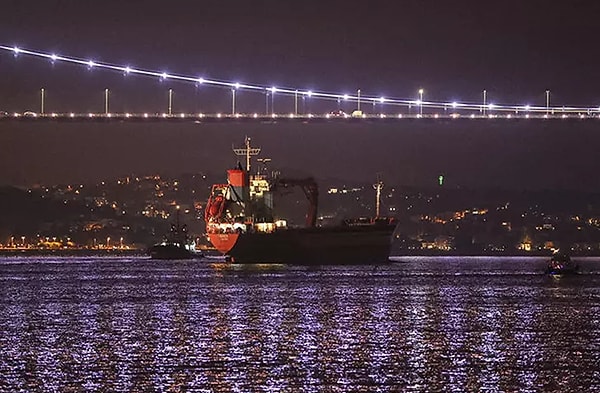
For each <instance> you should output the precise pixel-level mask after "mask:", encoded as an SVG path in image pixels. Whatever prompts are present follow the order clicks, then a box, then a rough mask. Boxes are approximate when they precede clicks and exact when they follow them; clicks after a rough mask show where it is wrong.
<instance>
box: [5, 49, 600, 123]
mask: <svg viewBox="0 0 600 393" xmlns="http://www.w3.org/2000/svg"><path fill="white" fill-rule="evenodd" d="M0 51H1V52H3V53H4V54H5V55H7V54H8V55H12V56H14V57H15V58H18V57H22V56H27V57H32V58H37V59H40V60H46V61H49V62H51V63H53V64H54V63H66V64H71V65H75V66H79V67H85V68H87V69H90V70H98V71H101V70H103V71H107V72H118V73H122V74H124V75H130V76H132V77H133V76H138V77H147V78H154V79H159V80H161V81H167V80H168V81H173V82H180V83H186V84H193V85H195V86H202V87H203V88H204V87H206V88H211V89H219V90H221V91H222V90H223V89H226V90H229V92H230V93H229V94H230V101H229V104H228V105H227V107H223V108H222V109H220V110H218V111H211V112H202V111H198V112H194V113H191V112H189V111H178V110H177V108H176V107H175V106H174V102H173V95H174V90H173V89H168V91H167V93H168V94H167V100H166V102H165V105H164V108H163V110H160V111H156V110H153V111H147V112H126V111H122V110H114V109H113V108H112V107H111V94H112V92H111V89H109V88H106V89H104V90H103V92H102V93H103V94H102V97H103V101H102V105H98V108H99V110H97V111H81V110H73V111H61V112H51V111H48V110H47V107H48V105H47V90H46V89H45V88H43V87H42V88H40V89H39V92H38V94H37V95H38V99H39V100H38V102H37V103H35V105H33V106H32V105H30V107H37V108H38V109H36V110H30V109H24V110H18V111H5V110H2V108H0V122H6V121H36V122H39V121H94V122H110V121H119V122H121V121H148V122H152V121H160V122H163V121H194V122H228V121H230V122H231V121H233V122H253V121H258V122H273V121H292V122H319V121H321V122H322V121H332V122H362V121H373V122H382V121H385V122H393V121H400V120H419V121H425V120H443V119H446V120H457V119H470V120H494V119H496V120H523V119H540V120H554V119H563V120H564V119H577V120H589V119H596V120H599V119H600V107H598V106H591V105H589V106H569V105H559V106H557V105H552V104H551V100H550V98H551V94H550V91H549V90H546V91H545V105H529V104H497V103H493V102H489V101H488V98H487V97H488V94H487V91H486V90H483V91H482V99H481V102H457V101H453V102H446V101H437V100H425V99H424V96H425V90H424V89H419V90H418V91H417V97H416V98H398V97H377V96H373V95H365V94H361V90H360V89H357V90H356V91H355V92H354V93H352V94H348V93H339V92H330V91H318V90H308V89H303V88H296V87H277V86H262V85H258V84H248V83H241V82H236V81H227V80H220V79H211V78H204V77H197V76H190V75H183V74H177V73H168V72H165V71H157V70H150V69H147V68H138V67H132V66H129V65H119V64H114V63H108V62H100V61H95V60H90V59H84V58H81V57H71V56H64V55H58V54H55V53H48V52H40V51H35V50H31V49H25V48H19V47H16V46H6V45H0ZM242 92H244V93H250V94H245V95H244V98H245V99H253V100H255V101H256V100H264V101H263V102H264V111H260V112H257V111H254V112H247V111H244V110H241V109H240V105H239V100H240V98H239V95H240V93H242ZM284 97H285V101H284V100H283V98H284ZM278 99H279V100H281V104H279V103H278V105H276V100H278ZM332 101H333V102H334V103H337V105H335V104H334V106H333V108H332V107H331V106H326V105H319V103H327V102H329V103H331V102H332ZM307 102H311V103H313V104H312V105H311V106H309V105H307ZM309 107H310V108H313V109H311V110H309V109H308V108H309ZM342 107H343V108H344V109H345V110H344V109H341V108H342ZM323 108H327V109H325V110H323Z"/></svg>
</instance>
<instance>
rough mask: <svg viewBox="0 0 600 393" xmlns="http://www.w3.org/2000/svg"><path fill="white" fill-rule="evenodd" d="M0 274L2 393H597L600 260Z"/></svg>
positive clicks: (185, 264) (138, 266) (3, 269)
mask: <svg viewBox="0 0 600 393" xmlns="http://www.w3.org/2000/svg"><path fill="white" fill-rule="evenodd" d="M581 265H582V267H583V270H584V272H583V274H581V275H579V276H573V277H562V278H552V277H547V276H545V275H544V274H542V273H541V272H542V271H543V268H544V261H543V259H523V258H504V259H503V258H412V259H408V260H403V262H400V263H394V264H390V265H389V266H379V267H377V268H373V267H367V266H328V267H312V268H311V267H292V266H282V265H279V266H228V265H224V264H214V263H209V262H198V261H170V262H168V261H164V262H157V261H150V260H147V259H141V258H140V259H131V258H128V259H110V258H98V259H94V258H86V259H57V258H38V259H35V258H10V259H0V326H1V333H0V390H2V391H181V390H187V391H207V392H209V391H210V392H213V391H215V392H216V391H226V392H229V391H308V392H311V391H315V392H317V391H318V392H322V391H331V392H346V391H349V390H351V391H365V392H367V391H374V390H376V391H456V392H464V391H491V392H494V391H531V392H534V391H561V392H565V391H573V392H579V391H594V390H599V389H600V373H599V372H598V371H596V370H599V369H600V314H599V311H600V274H598V272H600V259H585V260H582V261H581Z"/></svg>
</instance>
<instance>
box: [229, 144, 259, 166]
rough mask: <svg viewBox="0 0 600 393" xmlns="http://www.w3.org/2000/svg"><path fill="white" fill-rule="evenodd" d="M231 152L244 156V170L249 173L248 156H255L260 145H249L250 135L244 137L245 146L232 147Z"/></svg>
mask: <svg viewBox="0 0 600 393" xmlns="http://www.w3.org/2000/svg"><path fill="white" fill-rule="evenodd" d="M233 152H234V153H235V154H236V155H237V156H246V171H247V172H248V173H250V158H251V156H256V155H258V154H259V153H260V147H251V146H250V137H248V136H247V137H246V147H244V148H242V149H235V148H234V149H233Z"/></svg>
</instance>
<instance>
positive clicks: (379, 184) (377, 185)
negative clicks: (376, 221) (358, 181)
mask: <svg viewBox="0 0 600 393" xmlns="http://www.w3.org/2000/svg"><path fill="white" fill-rule="evenodd" d="M373 188H374V189H375V190H377V194H376V198H377V199H376V201H375V218H379V208H380V205H381V189H382V188H383V181H381V179H380V178H379V175H377V183H375V184H373Z"/></svg>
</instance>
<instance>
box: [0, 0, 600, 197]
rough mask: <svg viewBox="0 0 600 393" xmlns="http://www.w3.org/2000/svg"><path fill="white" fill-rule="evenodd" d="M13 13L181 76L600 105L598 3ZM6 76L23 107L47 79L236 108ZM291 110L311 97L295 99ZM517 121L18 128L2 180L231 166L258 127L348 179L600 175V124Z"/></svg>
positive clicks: (5, 12) (146, 5)
mask: <svg viewBox="0 0 600 393" xmlns="http://www.w3.org/2000/svg"><path fill="white" fill-rule="evenodd" d="M1 11H2V12H1V14H0V44H3V45H10V46H12V45H17V46H20V47H23V48H30V49H35V50H40V51H45V52H54V53H58V54H64V55H69V56H76V57H82V58H86V59H88V58H89V59H94V60H97V61H105V62H110V63H116V64H123V65H131V66H134V67H143V68H147V69H155V70H164V71H166V72H173V73H180V74H187V75H198V76H205V77H208V78H216V79H224V80H230V81H240V82H247V83H256V84H260V85H265V86H271V85H273V86H287V87H297V88H302V89H311V90H324V91H335V92H340V93H342V92H348V93H353V92H355V91H356V89H358V88H360V89H361V91H362V93H363V94H365V95H374V96H379V95H381V96H386V97H399V98H416V97H417V90H418V89H419V88H424V89H425V99H430V100H440V101H441V100H447V101H454V100H458V101H460V100H467V101H474V102H479V100H481V94H482V90H483V89H486V90H487V94H488V102H495V103H508V104H521V103H522V104H531V105H544V104H545V93H544V92H545V91H546V90H547V89H549V90H551V100H552V104H553V105H576V104H578V105H596V104H600V78H597V72H598V69H600V64H599V63H600V60H599V58H598V56H597V54H596V52H597V40H598V37H600V28H598V26H600V24H598V20H600V3H599V2H596V1H570V2H549V1H512V0H509V1H502V2H485V1H460V0H457V1H452V2H442V1H427V0H424V1H416V0H415V1H369V2H367V1H362V2H355V1H294V2H290V1H223V0H221V1H169V2H165V1H118V2H117V1H108V0H105V1H87V0H85V1H76V0H72V1H66V0H63V1H59V0H46V1H43V2H41V1H40V2H38V1H24V0H8V1H3V2H2V10H1ZM0 76H1V77H0V110H6V111H10V112H12V111H19V112H22V111H25V110H37V109H38V108H39V89H40V88H41V87H44V88H45V89H46V92H47V93H46V94H47V101H46V110H47V111H61V112H62V111H65V112H66V111H75V112H84V113H85V112H88V111H95V112H101V111H102V110H103V91H104V89H105V88H110V90H111V109H112V110H114V111H123V112H124V111H132V112H164V111H165V110H166V106H167V90H168V89H169V88H172V89H174V91H175V99H174V110H176V111H188V112H196V111H207V112H210V111H220V110H222V111H224V112H226V111H227V110H228V109H229V106H230V102H231V95H230V94H231V93H230V92H229V91H228V90H219V89H214V88H212V89H210V88H205V87H200V88H198V87H196V86H194V85H186V84H182V83H173V82H170V81H159V80H155V79H152V78H143V77H135V76H134V77H132V76H125V75H122V74H119V73H111V72H107V71H101V70H88V69H87V68H85V67H78V66H73V65H66V64H61V63H60V62H58V63H54V64H53V63H51V62H49V61H47V60H42V59H37V58H29V57H26V56H18V57H16V58H15V57H14V56H13V55H12V54H10V53H8V52H0ZM274 105H275V108H276V110H278V109H279V108H282V107H283V108H289V110H290V111H291V110H292V108H293V106H292V105H293V104H292V102H291V101H290V100H289V99H287V100H286V99H284V98H277V100H276V101H275V102H274ZM343 105H344V104H342V106H343ZM237 106H238V110H239V111H244V112H254V111H263V110H264V107H265V99H264V96H262V95H261V94H256V93H255V94H252V93H248V92H243V91H241V92H239V93H238V103H237ZM306 106H308V108H306ZM336 106H337V103H335V102H333V103H328V104H326V105H321V106H319V105H318V104H317V103H316V102H312V103H310V102H309V103H306V102H303V103H302V108H301V110H302V109H307V110H311V111H321V110H322V111H327V110H330V109H334V108H335V107H336ZM346 106H347V104H346ZM343 109H345V110H351V109H352V108H350V107H344V108H343ZM370 109H371V108H367V110H370ZM286 110H287V109H286ZM373 110H375V108H373ZM500 124H501V125H498V124H496V125H489V126H483V127H480V126H479V125H476V126H472V125H466V123H464V122H459V123H457V124H454V125H447V124H437V125H435V126H433V127H428V126H427V127H425V126H415V125H414V123H404V124H402V125H398V126H377V127H373V126H372V125H364V126H360V127H355V126H352V127H336V126H327V125H323V126H313V125H309V126H305V127H301V126H294V127H288V126H286V125H278V126H277V127H276V128H275V129H273V128H270V127H269V126H266V125H252V126H247V125H238V126H231V127H223V128H219V127H217V128H215V127H212V126H198V125H194V124H187V125H171V126H167V125H152V126H146V125H127V124H108V125H98V124H96V125H93V126H90V125H88V124H85V123H84V124H79V125H70V126H63V125H60V124H59V125H53V124H41V125H35V126H30V125H14V124H12V125H11V124H9V123H0V142H1V149H2V155H1V156H0V165H1V168H0V176H1V178H0V183H18V182H25V181H31V180H42V181H43V180H44V179H46V178H47V179H52V180H58V179H61V178H63V177H64V178H77V179H81V178H86V176H89V177H90V178H98V177H103V176H108V175H113V174H120V173H128V172H131V171H136V172H143V171H146V170H147V171H153V170H156V169H160V168H167V169H168V170H169V171H171V170H172V171H179V170H184V171H185V170H187V171H193V168H194V167H195V166H196V165H198V168H199V169H201V168H203V166H206V167H209V166H211V165H214V166H215V168H216V169H218V165H215V164H221V163H223V164H229V163H230V162H231V153H230V151H229V149H230V147H231V144H232V143H239V142H241V140H243V136H244V135H245V134H253V133H258V134H260V135H259V136H257V138H258V139H261V138H262V140H261V141H260V144H262V145H268V146H269V153H268V154H269V155H273V156H275V155H277V154H279V155H280V157H278V158H279V159H280V162H281V165H283V166H289V167H302V166H305V167H308V168H309V169H311V170H318V171H321V172H323V173H331V174H332V175H338V176H340V177H353V176H354V175H356V174H359V175H360V176H361V177H365V178H366V177H369V176H370V174H371V173H374V172H375V171H381V170H382V167H383V168H389V169H390V171H391V172H393V173H395V175H394V176H397V177H398V179H399V181H404V182H407V183H418V182H419V181H420V180H419V179H429V177H431V178H435V177H437V175H436V174H437V173H438V172H442V171H446V172H448V175H449V176H450V177H449V179H451V178H454V179H455V180H456V181H457V182H459V183H461V184H470V183H472V184H484V185H494V184H496V183H499V184H509V185H513V186H522V185H525V184H537V185H539V186H544V185H545V186H547V187H580V186H582V185H583V186H585V187H587V188H594V187H596V186H597V183H598V182H597V181H596V179H595V177H594V176H595V174H594V169H595V168H597V167H598V165H597V164H598V162H597V159H596V158H595V156H594V152H595V151H596V150H597V149H596V148H597V146H598V142H599V141H598V137H596V135H595V134H596V130H598V128H599V127H600V122H598V123H595V122H594V123H586V124H580V123H577V122H573V123H560V124H555V125H552V126H548V125H547V124H542V123H535V124H533V125H531V124H530V125H527V124H524V123H518V125H514V124H513V123H500ZM267 131H268V132H267ZM223 149H225V150H226V151H223ZM157 157H161V158H160V159H159V158H157ZM307 157H308V161H306V160H307ZM303 160H304V161H303ZM50 173H52V175H50ZM427 181H428V180H427Z"/></svg>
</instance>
